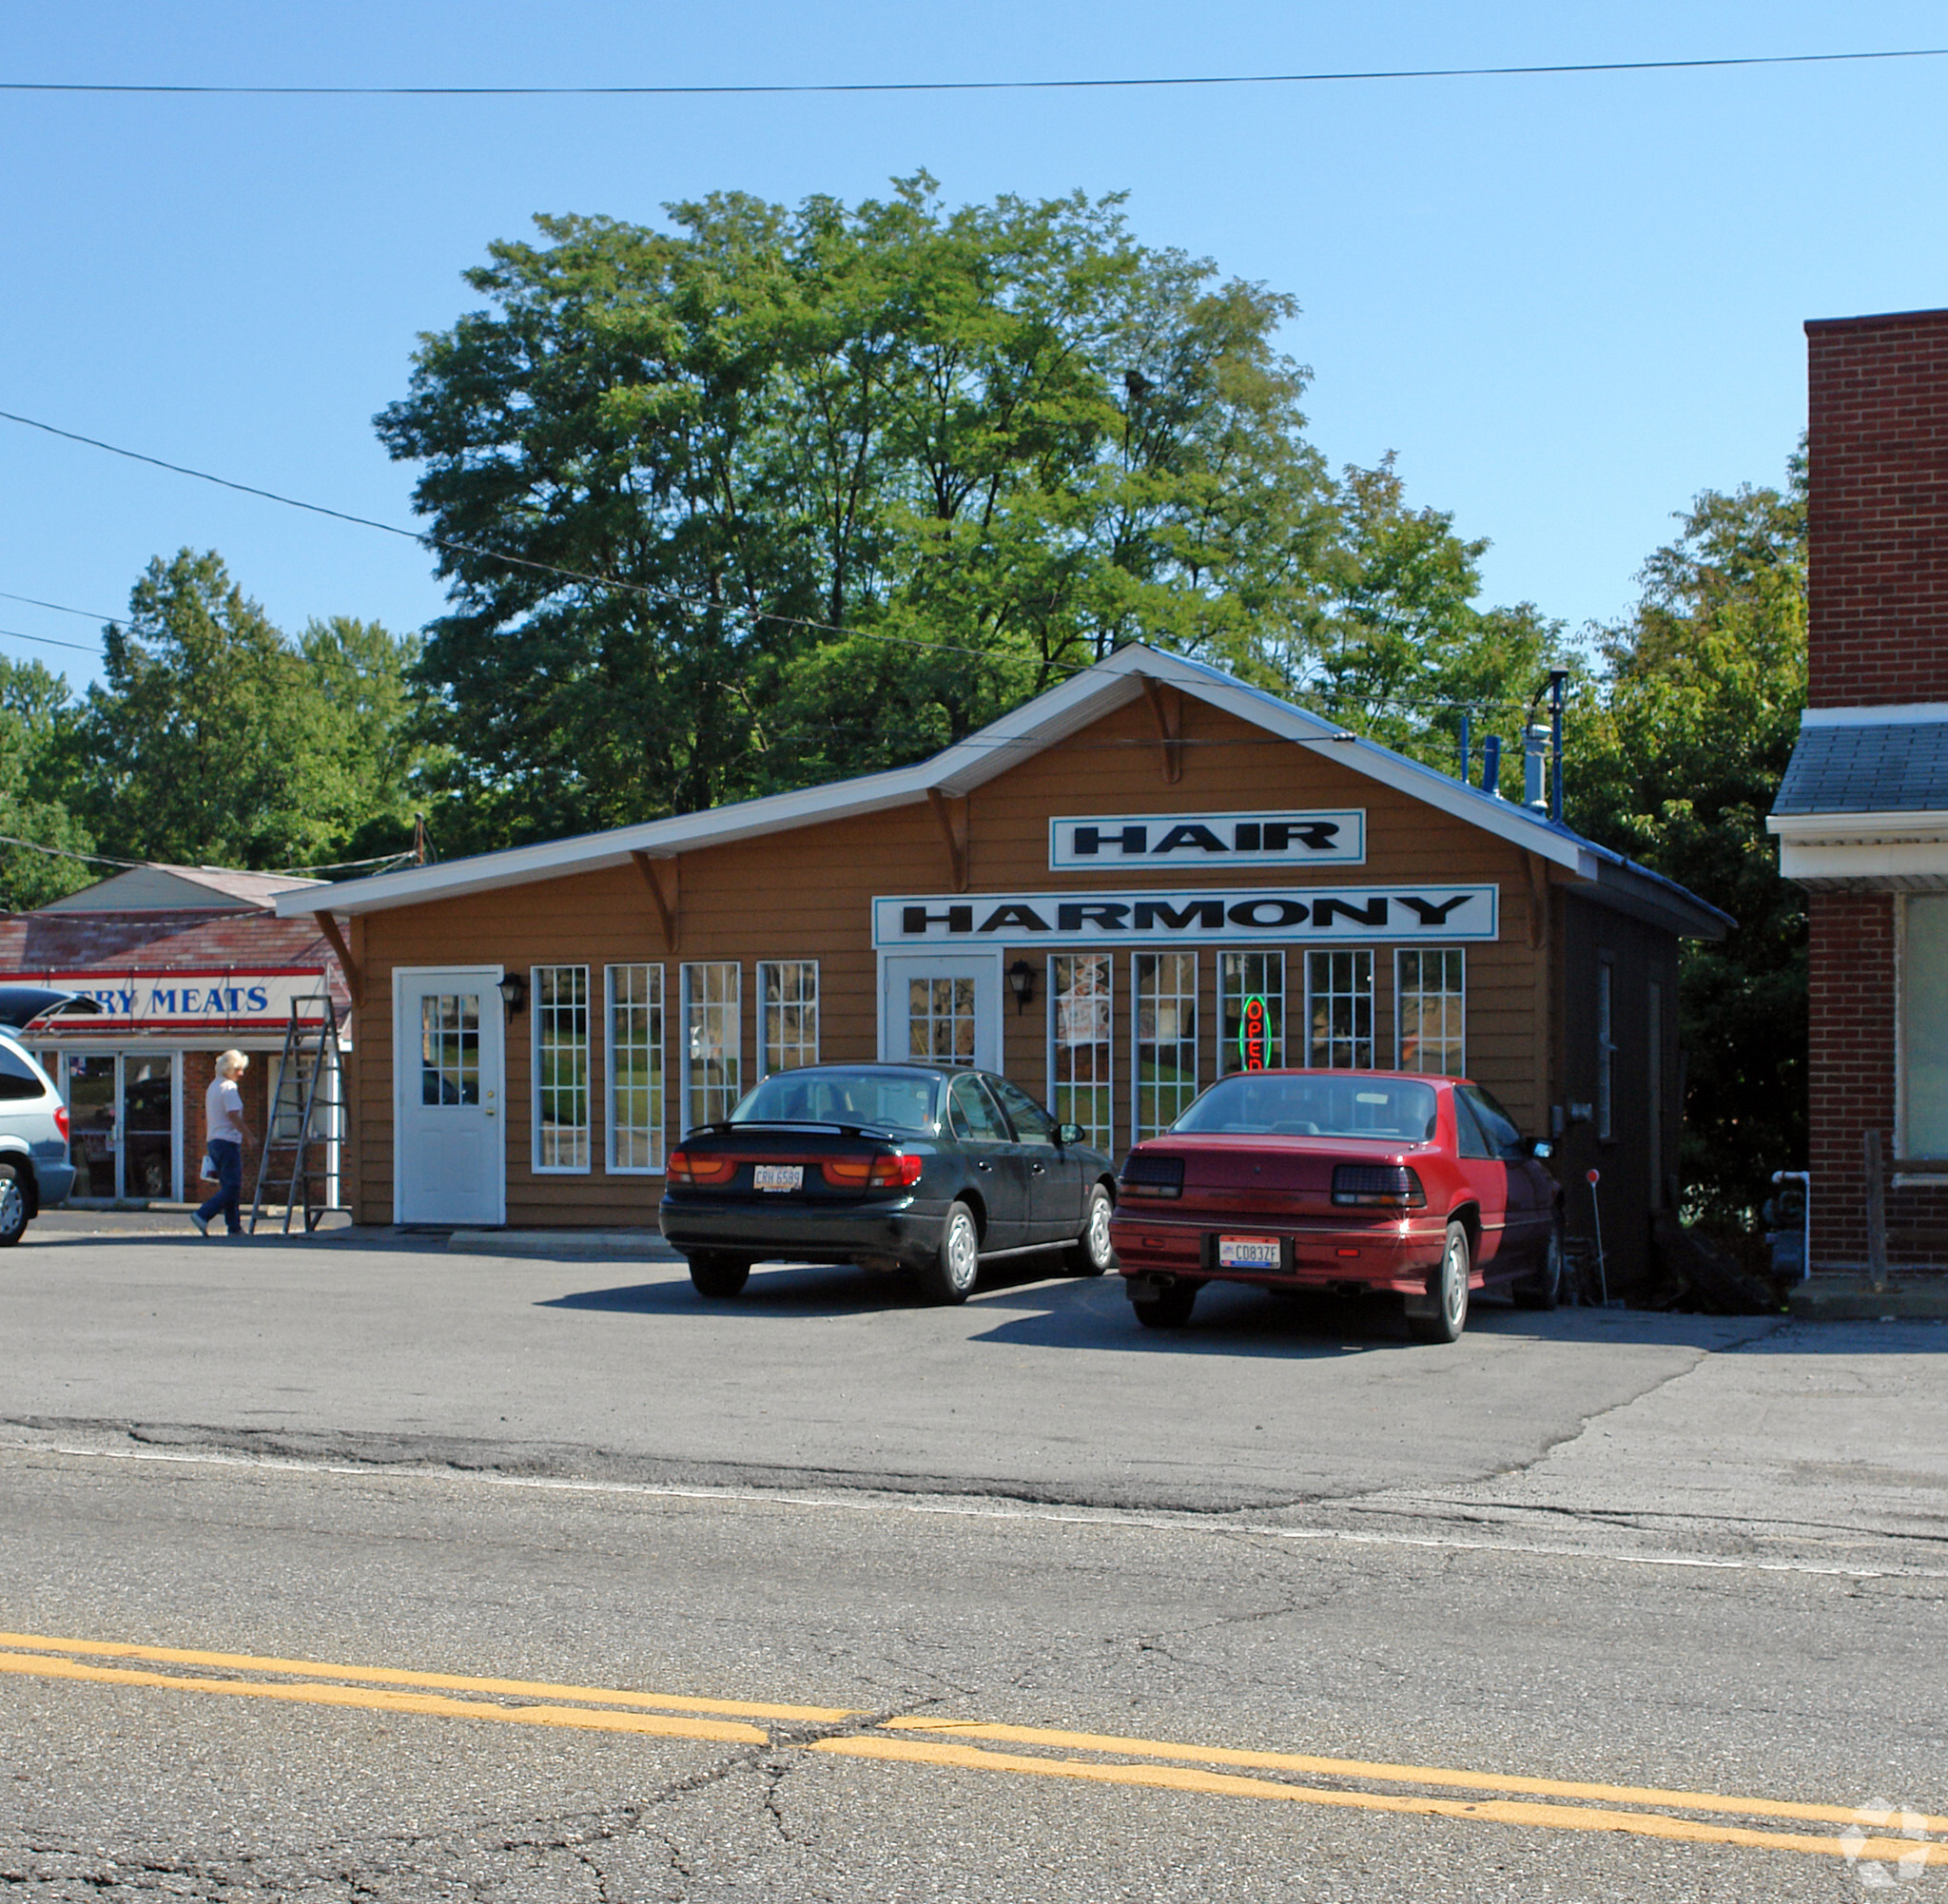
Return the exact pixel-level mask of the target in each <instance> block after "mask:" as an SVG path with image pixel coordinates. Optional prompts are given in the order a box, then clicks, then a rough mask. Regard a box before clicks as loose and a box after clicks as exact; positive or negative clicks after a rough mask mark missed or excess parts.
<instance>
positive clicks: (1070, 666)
mask: <svg viewBox="0 0 1948 1904" xmlns="http://www.w3.org/2000/svg"><path fill="white" fill-rule="evenodd" d="M0 418H4V419H5V420H6V421H8V422H10V423H19V424H21V425H23V426H24V427H25V428H27V429H29V430H39V431H42V432H43V433H45V434H46V435H48V436H49V437H62V438H63V439H64V440H66V441H68V442H70V443H82V444H85V445H86V446H87V447H88V448H89V449H91V450H106V451H107V453H108V455H110V456H114V457H127V459H128V460H129V461H130V462H136V463H146V464H148V466H149V467H150V468H151V469H158V470H167V471H168V472H169V473H170V474H171V475H172V476H193V477H194V478H195V479H196V480H197V481H198V482H207V483H214V484H215V485H216V486H217V488H219V489H227V490H234V491H235V492H236V493H237V494H238V495H254V496H258V497H260V498H262V499H263V501H265V502H276V503H282V505H283V507H284V508H286V509H302V510H305V511H307V512H308V513H309V514H311V515H324V516H329V517H330V518H331V519H332V520H333V521H334V522H349V523H351V524H353V525H354V526H355V527H356V528H360V529H377V530H380V532H382V533H383V534H387V535H399V536H403V537H404V538H405V539H406V540H407V541H408V542H418V543H419V544H420V545H421V546H422V547H427V548H434V549H443V550H446V551H448V552H449V553H450V554H458V555H472V556H475V557H477V559H479V560H481V561H486V562H502V563H506V564H507V565H508V566H510V567H512V568H517V569H526V570H529V571H531V572H532V573H536V574H540V575H555V576H559V577H560V578H561V579H562V580H563V581H567V582H579V583H582V584H583V585H584V586H586V587H589V588H596V589H613V590H615V591H617V592H618V593H623V594H632V595H639V596H641V597H642V598H643V599H644V600H645V601H653V602H662V603H665V604H666V605H668V606H671V607H673V608H685V609H693V610H700V611H703V612H716V611H718V610H720V609H722V608H723V607H724V606H725V604H723V603H720V602H707V601H701V600H699V599H698V598H697V597H695V596H694V595H683V594H678V593H675V592H674V591H673V590H670V589H653V588H650V587H648V586H647V585H646V584H644V583H641V582H625V581H622V580H620V579H618V578H617V577H615V576H614V575H598V574H593V573H589V572H588V571H587V570H583V569H563V568H560V567H558V566H556V565H555V563H553V562H536V561H535V560H534V559H533V558H532V557H530V556H527V555H510V554H504V553H503V552H502V551H500V550H498V549H482V548H479V547H477V546H476V545H475V544H474V543H471V542H456V541H453V540H450V539H449V538H448V537H446V536H442V535H434V534H428V533H426V532H424V531H421V530H418V529H401V528H400V527H399V525H398V524H397V523H396V522H380V520H379V519H378V518H377V517H376V516H370V515H352V514H351V513H350V512H349V511H346V510H342V509H328V508H326V507H325V505H324V504H323V503H321V502H305V501H303V500H302V499H301V498H300V497H298V496H294V495H280V494H279V493H278V492H277V491H276V490H274V489H259V488H258V487H257V486H256V485H255V484H254V483H247V482H233V481H231V480H230V478H229V477H228V476H212V475H211V474H210V473H209V472H208V471H207V470H196V469H191V468H189V467H188V466H187V465H186V464H185V463H172V462H167V461H165V460H164V458H163V457H150V456H145V455H144V454H143V453H142V452H141V451H140V450H128V449H124V448H123V447H122V446H121V444H119V443H107V442H104V441H103V440H102V439H101V438H100V437H84V436H82V435H81V434H80V433H79V432H77V431H74V430H63V429H59V428H57V427H56V426H55V425H54V424H52V423H43V422H41V421H40V420H39V419H38V418H33V417H23V416H20V415H19V414H17V413H16V412H14V411H12V410H0ZM731 612H733V613H736V614H740V615H744V616H748V617H750V618H751V619H753V620H755V621H757V622H759V623H764V622H770V623H773V624H775V625H776V626H778V627H780V628H797V629H805V630H807V631H809V632H811V633H814V634H842V635H847V636H852V637H856V638H857V639H859V640H861V641H877V642H883V643H886V644H888V645H890V646H894V647H900V648H919V649H925V650H927V651H929V652H932V653H936V654H968V655H972V656H973V657H974V658H975V659H976V660H979V661H985V660H989V659H991V658H992V651H991V650H988V649H983V648H966V647H964V646H962V645H960V644H959V643H956V642H950V641H925V640H923V639H922V638H921V637H920V636H918V635H909V634H888V633H886V632H884V631H881V630H878V629H866V628H846V627H843V626H841V625H840V624H839V623H837V622H829V621H813V620H811V619H810V618H809V617H808V616H806V615H792V614H779V613H776V612H774V611H772V610H769V609H738V608H733V609H732V611H731ZM36 638H37V637H35V636H32V635H23V636H22V637H21V639H22V640H26V641H31V640H34V639H36ZM54 645H55V646H56V647H72V646H74V644H73V643H71V642H57V643H55V644H54ZM88 652H90V653H91V652H93V651H92V650H89V651H88ZM1089 665H1090V664H1089V663H1086V662H1075V663H1068V662H1054V661H1052V662H1050V663H1049V664H1048V666H1050V667H1051V668H1059V669H1061V670H1062V672H1064V673H1068V674H1080V673H1081V672H1082V671H1083V670H1085V669H1086V668H1087V667H1088V666H1089Z"/></svg>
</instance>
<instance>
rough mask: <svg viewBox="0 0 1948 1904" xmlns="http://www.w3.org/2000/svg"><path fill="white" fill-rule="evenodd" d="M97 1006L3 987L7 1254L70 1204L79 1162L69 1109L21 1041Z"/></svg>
mask: <svg viewBox="0 0 1948 1904" xmlns="http://www.w3.org/2000/svg"><path fill="white" fill-rule="evenodd" d="M100 1010H101V1006H100V1005H99V1004H97V1003H96V1002H95V1001H94V1000H93V999H89V998H84V997H83V996H82V995H81V994H80V993H77V992H55V991H49V989H48V988H47V987H46V986H43V985H0V1249H8V1248H10V1247H11V1246H12V1245H13V1244H15V1243H17V1242H19V1241H20V1239H21V1237H22V1236H23V1235H25V1234H27V1226H28V1225H29V1223H30V1222H32V1221H33V1219H34V1218H35V1217H36V1216H38V1215H39V1214H41V1212H42V1211H43V1210H51V1209H53V1208H54V1207H55V1206H56V1205H57V1204H60V1203H65V1202H66V1201H67V1200H68V1191H69V1190H71V1189H72V1188H73V1187H74V1161H73V1158H72V1156H70V1155H69V1152H68V1135H69V1133H68V1106H67V1105H66V1104H64V1103H63V1102H62V1101H61V1094H60V1092H59V1091H57V1090H56V1089H55V1088H54V1083H53V1080H52V1079H51V1078H49V1076H48V1074H47V1073H46V1072H45V1071H43V1070H42V1069H41V1067H40V1064H39V1062H38V1061H37V1060H36V1059H35V1058H34V1055H33V1053H32V1052H30V1051H29V1049H28V1048H27V1046H26V1045H25V1044H24V1043H23V1042H22V1041H21V1034H22V1033H23V1032H24V1031H26V1029H27V1028H28V1026H29V1025H30V1024H34V1023H37V1022H38V1021H39V1020H42V1019H48V1018H52V1017H54V1016H55V1015H56V1014H60V1015H62V1016H74V1017H85V1016H88V1015H91V1014H95V1013H99V1012H100Z"/></svg>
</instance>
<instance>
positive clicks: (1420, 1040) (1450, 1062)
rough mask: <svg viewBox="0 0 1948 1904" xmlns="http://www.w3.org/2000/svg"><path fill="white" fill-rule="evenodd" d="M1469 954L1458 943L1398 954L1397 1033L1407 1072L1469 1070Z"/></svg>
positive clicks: (1459, 1073)
mask: <svg viewBox="0 0 1948 1904" xmlns="http://www.w3.org/2000/svg"><path fill="white" fill-rule="evenodd" d="M1467 971H1468V961H1467V955H1466V954H1465V953H1464V952H1463V951H1462V949H1461V947H1460V946H1458V945H1444V946H1441V947H1440V948H1438V949H1427V948H1422V947H1420V946H1415V947H1413V948H1412V950H1403V951H1401V952H1399V953H1396V954H1395V955H1394V987H1393V999H1394V1034H1395V1037H1396V1039H1397V1040H1398V1044H1399V1055H1398V1062H1399V1066H1400V1069H1401V1070H1402V1071H1436V1072H1440V1073H1442V1074H1444V1075H1445V1076H1447V1077H1449V1078H1461V1077H1465V1076H1466V1075H1467V1071H1468V1047H1467V1041H1466V1038H1465V1036H1464V1033H1465V1028H1466V1024H1467V1018H1466V1007H1467Z"/></svg>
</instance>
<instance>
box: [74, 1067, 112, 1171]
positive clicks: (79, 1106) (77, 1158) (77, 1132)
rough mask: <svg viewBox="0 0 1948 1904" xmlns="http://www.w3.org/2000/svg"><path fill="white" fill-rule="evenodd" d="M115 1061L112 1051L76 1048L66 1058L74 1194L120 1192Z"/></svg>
mask: <svg viewBox="0 0 1948 1904" xmlns="http://www.w3.org/2000/svg"><path fill="white" fill-rule="evenodd" d="M117 1063H118V1060H117V1059H115V1057H114V1056H113V1054H112V1053H99V1052H89V1053H87V1054H85V1055H84V1054H83V1053H80V1052H75V1053H72V1054H71V1055H70V1056H69V1058H68V1117H69V1118H70V1119H71V1120H72V1137H71V1146H70V1149H71V1155H72V1156H73V1158H74V1190H73V1195H76V1196H115V1195H120V1190H119V1188H118V1182H119V1177H120V1166H121V1156H122V1133H121V1130H120V1128H119V1120H118V1118H117V1117H116V1111H117V1109H118V1108H119V1098H118V1093H117V1091H116V1088H115V1085H116V1070H117Z"/></svg>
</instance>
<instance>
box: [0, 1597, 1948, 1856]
mask: <svg viewBox="0 0 1948 1904" xmlns="http://www.w3.org/2000/svg"><path fill="white" fill-rule="evenodd" d="M109 1661H140V1662H141V1663H140V1664H129V1663H107V1662H109ZM159 1667H176V1668H181V1669H200V1670H178V1671H174V1672H169V1671H159V1670H155V1669H156V1668H159ZM0 1674H12V1675H16V1676H19V1677H24V1678H29V1679H37V1680H66V1681H84V1682H87V1683H89V1684H94V1685H111V1686H139V1687H146V1688H149V1689H152V1690H156V1691H164V1692H184V1693H203V1694H212V1695H216V1696H218V1697H224V1698H232V1699H263V1700H282V1701H285V1702H288V1703H294V1704H299V1705H322V1706H337V1707H349V1708H354V1709H357V1710H360V1711H366V1712H394V1713H412V1714H417V1715H420V1716H423V1717H427V1718H434V1719H477V1720H485V1721H489V1722H494V1723H498V1724H503V1725H540V1726H557V1727H565V1728H569V1729H572V1730H575V1731H582V1732H611V1733H635V1734H639V1735H643V1736H646V1737H649V1738H656V1739H699V1740H703V1741H706V1742H709V1743H712V1744H722V1745H747V1746H760V1747H767V1748H776V1749H780V1750H790V1751H804V1752H817V1753H823V1754H827V1755H829V1756H833V1757H838V1758H866V1759H874V1760H878V1761H881V1762H883V1763H892V1764H906V1765H929V1766H940V1767H945V1768H948V1769H951V1770H955V1771H962V1772H979V1773H985V1774H1005V1775H1008V1776H1010V1777H1016V1778H1065V1779H1071V1780H1080V1781H1083V1782H1087V1783H1094V1784H1101V1785H1120V1786H1138V1787H1147V1788H1149V1789H1152V1790H1159V1791H1170V1792H1191V1793H1200V1794H1207V1795H1210V1796H1212V1797H1232V1798H1252V1799H1256V1800H1260V1801H1269V1802H1273V1803H1282V1804H1297V1805H1312V1806H1323V1807H1329V1808H1334V1809H1339V1810H1351V1811H1364V1812H1389V1813H1396V1814H1405V1815H1408V1816H1413V1817H1443V1818H1462V1819H1471V1820H1474V1821H1477V1822H1481V1823H1488V1824H1503V1825H1516V1826H1522V1827H1528V1828H1535V1827H1542V1828H1547V1829H1550V1830H1556V1831H1577V1832H1603V1833H1612V1834H1622V1835H1625V1836H1637V1837H1653V1838H1664V1839H1667V1840H1677V1841H1679V1842H1683V1843H1686V1844H1698V1845H1734V1846H1740V1847H1744V1848H1749V1849H1756V1850H1765V1851H1786V1852H1800V1853H1810V1854H1814V1855H1824V1856H1833V1857H1851V1858H1854V1859H1856V1860H1859V1861H1860V1862H1862V1863H1864V1862H1867V1861H1870V1860H1871V1861H1875V1862H1880V1863H1883V1864H1891V1863H1897V1862H1900V1861H1901V1860H1905V1869H1906V1870H1908V1871H1913V1870H1916V1869H1917V1868H1918V1867H1919V1865H1922V1864H1931V1865H1943V1866H1948V1842H1940V1841H1935V1840H1938V1839H1943V1838H1948V1817H1913V1816H1911V1815H1904V1816H1903V1817H1902V1818H1901V1820H1900V1823H1901V1824H1902V1825H1903V1826H1905V1827H1906V1829H1907V1831H1908V1832H1919V1833H1923V1834H1926V1837H1925V1838H1923V1839H1917V1838H1915V1837H1913V1836H1870V1835H1868V1834H1869V1831H1870V1830H1872V1829H1878V1828H1880V1826H1881V1825H1884V1823H1885V1822H1886V1821H1885V1820H1883V1819H1874V1820H1873V1822H1872V1824H1871V1825H1869V1824H1868V1823H1866V1822H1863V1820H1866V1819H1867V1818H1868V1817H1869V1815H1867V1814H1863V1813H1862V1812H1860V1811H1859V1810H1858V1809H1856V1808H1854V1807H1850V1806H1844V1805H1822V1804H1800V1803H1796V1802H1793V1801H1790V1800H1786V1799H1782V1798H1747V1797H1729V1796H1727V1795H1725V1794H1723V1793H1717V1792H1686V1791H1675V1790H1666V1789H1664V1788H1662V1787H1655V1786H1636V1785H1605V1784H1590V1783H1583V1782H1578V1781H1574V1780H1568V1779H1558V1778H1520V1777H1512V1776H1509V1775H1505V1774H1502V1773H1494V1772H1473V1771H1468V1770H1464V1769H1460V1768H1457V1767H1452V1766H1432V1765H1402V1764H1393V1763H1387V1762H1375V1761H1369V1760H1364V1759H1355V1758H1319V1757H1315V1756H1313V1755H1310V1754H1303V1753H1291V1752H1255V1751H1247V1750H1242V1749H1233V1748H1227V1747H1221V1746H1210V1745H1195V1744H1188V1743H1183V1742H1180V1741H1171V1740H1163V1739H1130V1738H1125V1737H1123V1736H1122V1735H1120V1734H1118V1733H1101V1732H1069V1731H1063V1730H1061V1729H1059V1728H1054V1727H1047V1726H1024V1725H1001V1724H993V1723H988V1722H985V1721H980V1720H954V1719H934V1718H907V1719H883V1720H879V1721H877V1722H875V1721H874V1720H873V1719H872V1717H871V1715H870V1714H869V1713H867V1712H862V1711H858V1710H855V1709H853V1708H851V1707H846V1706H816V1705H789V1704H778V1703H768V1702H758V1701H752V1700H710V1699H692V1698H685V1697H681V1696H678V1695H675V1694H665V1693H647V1692H628V1691H621V1690H618V1689H616V1688H614V1687H606V1686H575V1685H558V1684H553V1683H549V1682H546V1681H531V1680H500V1679H482V1678H474V1677H471V1676H468V1675H465V1674H458V1673H419V1672H407V1671H402V1670H399V1669H395V1668H391V1667H379V1666H348V1665H338V1664H332V1663H329V1662H325V1661H316V1660H280V1659H268V1658H263V1657H261V1656H259V1655H255V1654H247V1653H205V1652H192V1651H187V1650H185V1649H181V1648H177V1647H170V1646H133V1645H126V1644H121V1643H118V1642H108V1641H96V1640H63V1639H52V1638H49V1637H47V1636H45V1635H37V1634H31V1633H0ZM218 1676H221V1677H218ZM465 1695H471V1697H464V1696H465ZM780 1728H782V1730H780ZM996 1748H1016V1749H1013V1750H1006V1749H996ZM1321 1779H1324V1780H1333V1781H1335V1782H1333V1783H1315V1782H1299V1781H1301V1780H1321ZM1375 1786H1381V1787H1386V1786H1393V1787H1411V1788H1413V1789H1412V1790H1393V1791H1389V1790H1374V1789H1372V1788H1373V1787H1375ZM1444 1792H1445V1793H1453V1794H1479V1795H1481V1796H1475V1797H1470V1796H1454V1797H1442V1796H1438V1795H1439V1794H1441V1793H1444ZM1734 1820H1767V1821H1775V1822H1774V1823H1773V1826H1772V1828H1771V1829H1766V1828H1763V1826H1762V1825H1760V1824H1758V1823H1751V1822H1734ZM1787 1825H1825V1826H1837V1827H1839V1828H1840V1829H1839V1830H1838V1831H1828V1832H1814V1831H1794V1830H1790V1829H1780V1828H1779V1827H1781V1826H1787Z"/></svg>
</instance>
